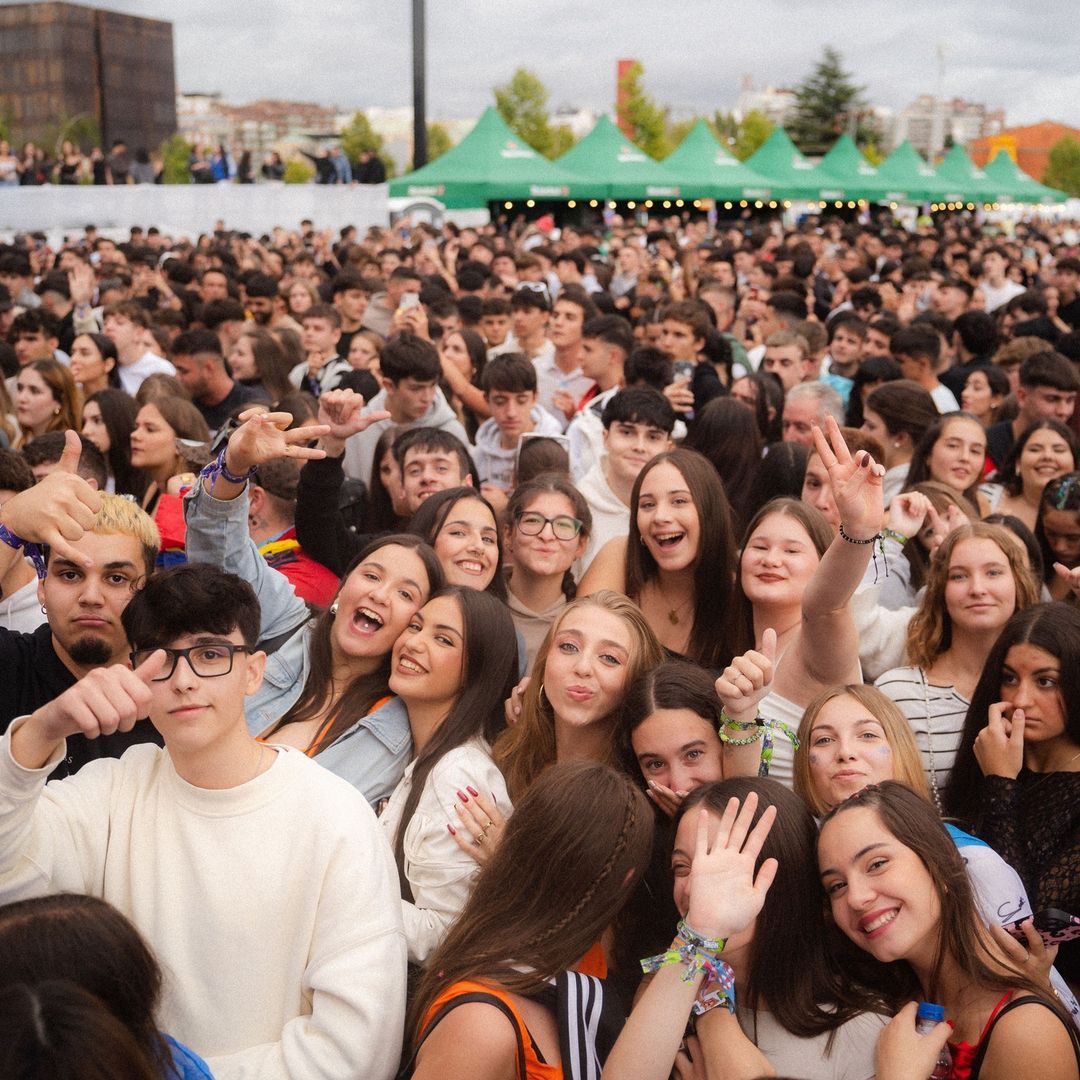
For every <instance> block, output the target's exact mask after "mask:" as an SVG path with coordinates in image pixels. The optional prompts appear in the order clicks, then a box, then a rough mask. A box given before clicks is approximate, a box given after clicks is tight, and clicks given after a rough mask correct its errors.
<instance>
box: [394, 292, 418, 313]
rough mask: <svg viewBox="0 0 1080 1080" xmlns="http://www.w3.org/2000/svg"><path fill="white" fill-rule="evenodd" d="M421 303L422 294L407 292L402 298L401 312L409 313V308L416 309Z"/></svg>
mask: <svg viewBox="0 0 1080 1080" xmlns="http://www.w3.org/2000/svg"><path fill="white" fill-rule="evenodd" d="M419 303H420V294H419V293H414V292H407V293H405V294H404V295H403V296H402V298H401V303H400V304H399V305H398V310H399V311H408V310H409V308H414V307H416V306H417V305H418V304H419Z"/></svg>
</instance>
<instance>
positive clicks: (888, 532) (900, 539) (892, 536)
mask: <svg viewBox="0 0 1080 1080" xmlns="http://www.w3.org/2000/svg"><path fill="white" fill-rule="evenodd" d="M881 538H882V539H883V540H895V541H896V542H897V543H898V544H899V545H900V546H901V547H903V546H904V545H905V544H906V543H907V542H908V539H909V538H908V537H906V536H905V535H904V534H903V533H898V532H897V531H896V530H895V529H882V530H881Z"/></svg>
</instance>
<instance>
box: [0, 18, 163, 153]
mask: <svg viewBox="0 0 1080 1080" xmlns="http://www.w3.org/2000/svg"><path fill="white" fill-rule="evenodd" d="M0 116H2V117H3V118H4V120H5V122H6V123H7V124H8V125H9V126H10V128H11V133H12V135H13V137H14V139H15V140H17V141H22V140H25V139H31V140H33V141H34V142H42V141H44V140H46V139H47V138H49V137H50V136H52V135H54V134H55V133H56V131H57V129H58V126H59V125H60V124H61V123H62V122H63V121H65V120H71V119H73V118H76V117H89V118H92V119H93V120H95V121H96V122H97V126H98V129H99V130H100V132H101V138H102V143H103V145H104V146H105V147H106V148H107V147H108V146H109V145H110V144H111V143H112V142H113V141H114V140H116V139H123V140H124V141H125V142H126V143H127V144H128V147H129V148H130V149H131V150H135V149H137V148H139V147H145V148H146V149H155V148H156V147H157V146H158V145H159V144H160V143H161V142H162V140H164V139H167V138H169V136H171V135H172V134H174V133H175V131H176V67H175V63H174V60H173V32H172V23H170V22H164V21H162V20H160V19H143V18H140V17H138V16H135V15H121V14H119V13H118V12H115V11H103V10H101V9H99V8H92V7H84V6H82V5H79V4H69V3H52V2H48V3H36V4H11V5H4V6H0Z"/></svg>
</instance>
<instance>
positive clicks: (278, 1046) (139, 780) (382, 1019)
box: [0, 719, 405, 1080]
mask: <svg viewBox="0 0 1080 1080" xmlns="http://www.w3.org/2000/svg"><path fill="white" fill-rule="evenodd" d="M23 722H24V720H23V719H19V720H16V721H15V722H14V723H13V724H12V725H11V729H10V731H9V733H8V734H6V735H5V736H4V737H3V738H2V739H0V902H4V903H6V902H8V901H11V900H16V899H22V898H24V897H31V896H41V895H45V894H48V893H56V892H77V893H88V894H91V895H94V896H99V897H101V898H102V899H104V900H107V901H108V902H109V903H111V904H113V905H114V906H115V907H117V908H118V909H119V910H120V911H122V912H123V913H124V914H125V915H127V916H128V918H130V919H131V920H132V922H133V923H134V924H135V925H136V926H137V927H138V929H139V930H140V931H141V932H142V934H143V936H144V937H145V938H146V940H147V941H148V942H149V944H150V946H151V948H152V949H153V950H154V952H155V953H156V955H157V957H158V960H159V962H160V963H161V967H162V970H163V971H164V973H165V995H164V1000H163V1002H162V1008H161V1015H160V1017H159V1021H160V1025H161V1027H162V1028H163V1030H166V1031H168V1032H169V1033H170V1034H171V1035H173V1036H175V1037H176V1038H177V1039H179V1040H180V1041H181V1042H183V1043H185V1044H187V1045H188V1046H191V1047H192V1048H193V1049H194V1050H196V1051H198V1052H199V1053H200V1054H201V1055H202V1056H203V1057H205V1058H207V1059H208V1061H209V1064H210V1066H211V1068H212V1070H213V1073H214V1076H215V1077H217V1078H218V1080H255V1078H258V1080H278V1078H280V1080H286V1078H288V1080H322V1078H325V1080H340V1078H342V1077H347V1076H355V1077H361V1076H362V1077H365V1078H368V1077H370V1078H373V1080H389V1078H390V1077H392V1076H393V1075H394V1073H395V1071H396V1069H397V1063H398V1057H399V1054H400V1049H401V1033H402V1027H403V1024H404V1011H405V941H404V935H403V933H402V927H401V901H400V894H399V890H398V882H397V873H396V870H395V868H394V865H393V858H392V855H391V852H390V849H389V846H388V845H387V843H386V839H385V837H384V836H383V835H382V831H381V830H380V829H379V826H378V822H377V820H376V818H375V815H374V814H373V812H372V810H371V808H370V807H369V806H368V804H367V802H366V800H365V799H364V797H363V796H362V795H361V794H360V793H359V792H358V791H357V790H356V789H355V788H353V787H352V785H351V784H349V783H347V782H346V781H344V780H342V779H341V778H340V777H337V776H334V775H333V774H332V773H330V772H329V771H328V770H326V769H323V768H322V767H321V766H319V765H317V764H315V763H314V762H312V761H310V760H309V759H308V758H307V757H305V756H304V755H303V754H302V753H300V752H299V751H294V750H288V749H286V748H278V754H277V757H276V759H275V761H274V763H273V765H272V766H271V767H270V768H269V769H268V770H267V771H266V772H265V773H263V774H262V775H260V776H258V777H257V778H255V779H253V780H251V781H249V782H248V783H246V784H242V785H240V786H239V787H234V788H229V789H225V790H207V789H205V788H197V787H193V786H192V785H191V784H188V783H187V782H186V781H184V780H183V779H181V778H180V776H179V775H177V773H176V770H175V769H174V768H173V766H172V762H171V760H170V758H169V755H168V753H167V752H166V751H164V750H161V749H159V748H158V747H155V746H150V745H142V746H135V747H133V748H132V749H131V751H129V752H128V753H126V754H125V755H124V756H123V757H122V758H120V759H119V760H116V759H107V760H101V761H95V762H92V763H90V764H89V765H87V766H86V767H84V768H83V769H81V770H80V771H79V773H78V774H77V775H76V776H73V777H70V778H68V779H65V780H60V781H55V782H53V783H50V784H46V782H45V781H46V778H47V776H48V774H49V772H50V771H51V770H52V769H53V768H54V767H55V766H56V764H57V763H58V762H59V761H60V760H61V759H62V758H63V756H64V748H63V746H61V748H60V749H58V750H57V752H56V753H55V754H54V755H53V757H52V758H51V759H50V760H49V761H48V762H46V763H45V765H44V766H43V767H42V768H40V769H33V770H31V769H24V768H23V767H21V766H20V765H19V764H18V763H17V762H16V761H15V760H14V758H13V757H12V755H11V745H10V739H11V732H13V731H15V730H17V729H18V727H19V725H20V724H21V723H23ZM144 722H145V721H144Z"/></svg>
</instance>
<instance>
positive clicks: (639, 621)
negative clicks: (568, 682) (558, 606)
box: [494, 589, 664, 802]
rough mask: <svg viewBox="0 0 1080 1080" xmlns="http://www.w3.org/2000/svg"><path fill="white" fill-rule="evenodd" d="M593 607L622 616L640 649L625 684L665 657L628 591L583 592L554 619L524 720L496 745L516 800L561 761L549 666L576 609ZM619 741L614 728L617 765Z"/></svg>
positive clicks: (538, 657)
mask: <svg viewBox="0 0 1080 1080" xmlns="http://www.w3.org/2000/svg"><path fill="white" fill-rule="evenodd" d="M590 606H591V607H598V608H602V609H603V610H604V611H609V612H611V614H613V615H615V616H617V617H618V618H620V619H621V620H622V621H623V622H624V623H625V624H626V626H627V628H628V629H629V631H630V634H631V637H632V638H633V639H634V648H633V649H632V650H631V652H630V660H629V662H628V663H627V665H626V681H625V683H624V688H629V686H630V685H631V683H633V682H634V680H635V679H636V678H637V677H638V675H639V674H640V673H641V672H642V671H646V670H648V669H649V668H651V667H655V666H656V665H657V664H659V663H660V661H661V660H663V658H664V654H663V650H662V649H661V648H660V643H659V642H658V641H657V640H656V635H655V634H654V633H653V631H652V627H651V626H649V624H648V623H647V622H646V621H645V616H644V615H643V614H642V613H641V608H639V607H638V606H637V604H635V603H634V602H633V601H632V600H628V599H627V598H626V597H625V596H623V595H622V593H617V592H611V591H610V590H608V589H601V590H600V591H599V592H594V593H592V594H591V595H590V596H579V597H578V598H577V599H576V600H573V601H571V602H570V603H569V604H567V605H566V607H565V608H563V610H562V612H561V613H560V615H559V617H558V618H557V619H556V620H555V622H554V623H552V626H551V629H550V630H548V632H547V634H546V635H545V637H544V640H543V641H542V642H541V644H540V648H539V650H538V651H537V653H536V659H535V660H534V661H533V666H532V671H531V672H530V675H531V676H532V677H531V678H530V680H529V686H528V688H527V689H526V691H525V696H524V698H523V700H522V702H521V719H520V720H518V722H517V723H516V724H515V725H514V726H513V727H511V728H507V729H506V731H504V732H503V733H502V735H500V736H499V741H498V742H497V743H496V744H495V754H494V756H495V764H496V765H498V767H499V770H500V772H501V773H502V774H503V776H504V777H505V778H506V790H507V791H508V792H509V793H510V798H511V799H513V800H514V801H515V802H516V801H517V800H518V799H519V798H520V797H521V796H522V795H523V794H524V793H525V791H526V790H527V789H528V787H529V785H530V784H532V783H533V781H534V780H535V779H536V778H537V777H538V776H539V775H540V773H541V772H543V770H544V769H546V768H547V767H548V766H549V765H552V764H553V763H554V762H555V752H556V747H555V713H554V712H553V711H552V708H551V702H550V701H548V699H547V696H546V695H545V694H544V670H545V667H546V664H547V656H548V653H549V652H550V651H551V643H552V641H554V640H555V635H556V634H557V633H558V632H559V629H560V627H561V626H562V624H563V621H564V620H565V619H566V617H567V616H568V615H569V614H570V613H571V612H574V611H577V610H579V609H580V608H582V607H590ZM616 711H617V710H616ZM615 742H616V739H615V734H614V728H613V731H612V740H611V754H610V763H611V764H615V762H616V760H617V748H616V745H615Z"/></svg>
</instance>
